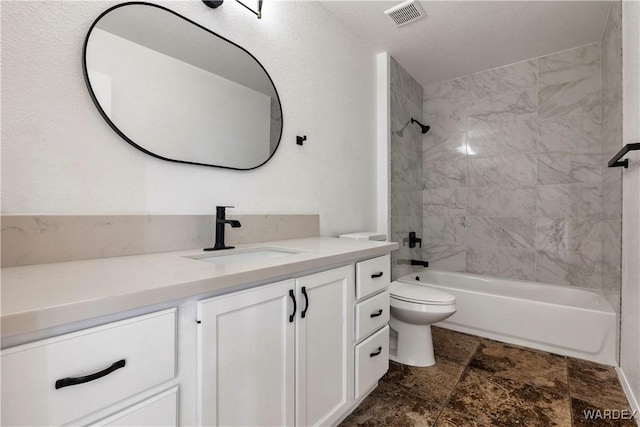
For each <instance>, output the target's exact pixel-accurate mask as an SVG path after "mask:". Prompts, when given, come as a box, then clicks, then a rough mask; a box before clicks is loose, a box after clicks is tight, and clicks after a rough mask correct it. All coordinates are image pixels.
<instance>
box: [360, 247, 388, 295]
mask: <svg viewBox="0 0 640 427" xmlns="http://www.w3.org/2000/svg"><path fill="white" fill-rule="evenodd" d="M390 269H391V258H390V257H389V255H385V256H381V257H378V258H373V259H370V260H367V261H362V262H359V263H357V264H356V299H358V300H359V299H362V298H365V297H366V296H368V295H372V294H375V293H376V292H379V291H381V290H382V289H384V288H386V287H387V286H389V283H391V273H390Z"/></svg>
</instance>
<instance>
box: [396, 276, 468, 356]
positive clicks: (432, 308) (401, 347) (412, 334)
mask: <svg viewBox="0 0 640 427" xmlns="http://www.w3.org/2000/svg"><path fill="white" fill-rule="evenodd" d="M389 293H390V296H391V319H390V320H389V326H390V327H391V329H392V330H393V331H395V333H397V345H396V350H395V351H393V350H391V351H390V354H389V358H390V359H391V360H393V361H395V362H399V363H403V364H405V365H411V366H431V365H433V364H435V363H436V360H435V357H434V355H433V341H432V339H431V324H432V323H435V322H439V321H441V320H444V319H446V318H447V317H449V316H451V315H452V314H453V313H455V312H456V297H455V296H453V295H451V294H448V293H446V292H443V291H441V290H439V289H435V288H431V287H429V286H425V285H418V284H413V283H402V282H392V283H391V285H390V286H389ZM394 335H395V334H394Z"/></svg>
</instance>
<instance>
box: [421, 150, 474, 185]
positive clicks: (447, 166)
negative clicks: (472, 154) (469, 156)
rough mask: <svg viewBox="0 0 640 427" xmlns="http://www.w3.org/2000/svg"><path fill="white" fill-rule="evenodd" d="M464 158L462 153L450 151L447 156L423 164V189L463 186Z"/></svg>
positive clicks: (464, 174) (464, 175)
mask: <svg viewBox="0 0 640 427" xmlns="http://www.w3.org/2000/svg"><path fill="white" fill-rule="evenodd" d="M466 166H467V165H466V159H465V156H464V155H463V154H459V153H455V152H453V153H450V155H449V156H448V157H447V158H443V159H440V160H435V161H429V162H425V163H424V164H423V166H422V167H423V174H424V185H423V188H424V189H433V188H456V187H464V186H465V182H466V175H467V173H466V169H467V167H466Z"/></svg>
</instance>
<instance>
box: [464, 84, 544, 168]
mask: <svg viewBox="0 0 640 427" xmlns="http://www.w3.org/2000/svg"><path fill="white" fill-rule="evenodd" d="M536 102H537V100H536V91H535V90H528V91H523V92H513V93H507V94H503V95H499V96H494V97H490V98H484V99H481V100H476V101H474V102H472V103H471V104H470V106H469V118H468V122H467V128H468V136H467V144H468V147H469V148H468V153H469V154H470V155H473V156H476V157H480V156H496V155H502V154H521V153H533V152H535V151H536V148H537V143H538V140H539V131H538V120H537V113H536Z"/></svg>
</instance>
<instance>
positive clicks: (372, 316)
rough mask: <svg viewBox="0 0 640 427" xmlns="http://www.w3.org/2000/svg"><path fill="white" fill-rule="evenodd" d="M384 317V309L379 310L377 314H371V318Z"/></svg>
mask: <svg viewBox="0 0 640 427" xmlns="http://www.w3.org/2000/svg"><path fill="white" fill-rule="evenodd" d="M378 316H382V309H380V310H378V311H377V312H375V313H371V318H374V317H378Z"/></svg>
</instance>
